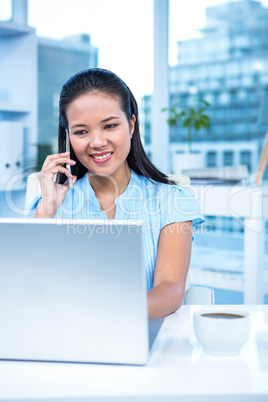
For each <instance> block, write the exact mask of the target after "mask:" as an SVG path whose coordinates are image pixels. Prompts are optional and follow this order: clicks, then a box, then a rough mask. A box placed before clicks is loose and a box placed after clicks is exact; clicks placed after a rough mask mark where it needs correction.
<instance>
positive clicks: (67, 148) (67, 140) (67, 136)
mask: <svg viewBox="0 0 268 402" xmlns="http://www.w3.org/2000/svg"><path fill="white" fill-rule="evenodd" d="M65 133H66V152H70V139H69V133H68V130H67V129H66V130H65ZM66 169H67V170H69V172H70V173H71V174H72V172H71V166H70V165H69V164H68V163H66ZM68 183H69V188H71V187H72V179H71V178H70V177H68Z"/></svg>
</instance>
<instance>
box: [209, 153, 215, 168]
mask: <svg viewBox="0 0 268 402" xmlns="http://www.w3.org/2000/svg"><path fill="white" fill-rule="evenodd" d="M207 166H208V167H214V166H217V152H216V151H209V152H208V153H207Z"/></svg>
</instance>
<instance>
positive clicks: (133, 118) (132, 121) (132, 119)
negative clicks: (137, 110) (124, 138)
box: [129, 114, 136, 138]
mask: <svg viewBox="0 0 268 402" xmlns="http://www.w3.org/2000/svg"><path fill="white" fill-rule="evenodd" d="M135 123H136V116H135V115H134V114H133V115H132V118H131V120H130V124H129V126H130V138H132V136H133V134H134V130H135Z"/></svg>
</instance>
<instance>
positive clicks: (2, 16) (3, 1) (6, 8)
mask: <svg viewBox="0 0 268 402" xmlns="http://www.w3.org/2000/svg"><path fill="white" fill-rule="evenodd" d="M11 18H12V4H11V0H0V21H9V20H11Z"/></svg>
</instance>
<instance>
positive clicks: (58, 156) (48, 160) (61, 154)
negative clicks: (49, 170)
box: [43, 152, 70, 167]
mask: <svg viewBox="0 0 268 402" xmlns="http://www.w3.org/2000/svg"><path fill="white" fill-rule="evenodd" d="M68 156H70V152H62V153H59V154H53V155H48V156H47V157H46V159H45V161H44V164H43V167H46V166H47V165H48V164H49V163H50V162H51V161H54V160H56V159H59V158H64V157H65V158H66V157H68Z"/></svg>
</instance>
